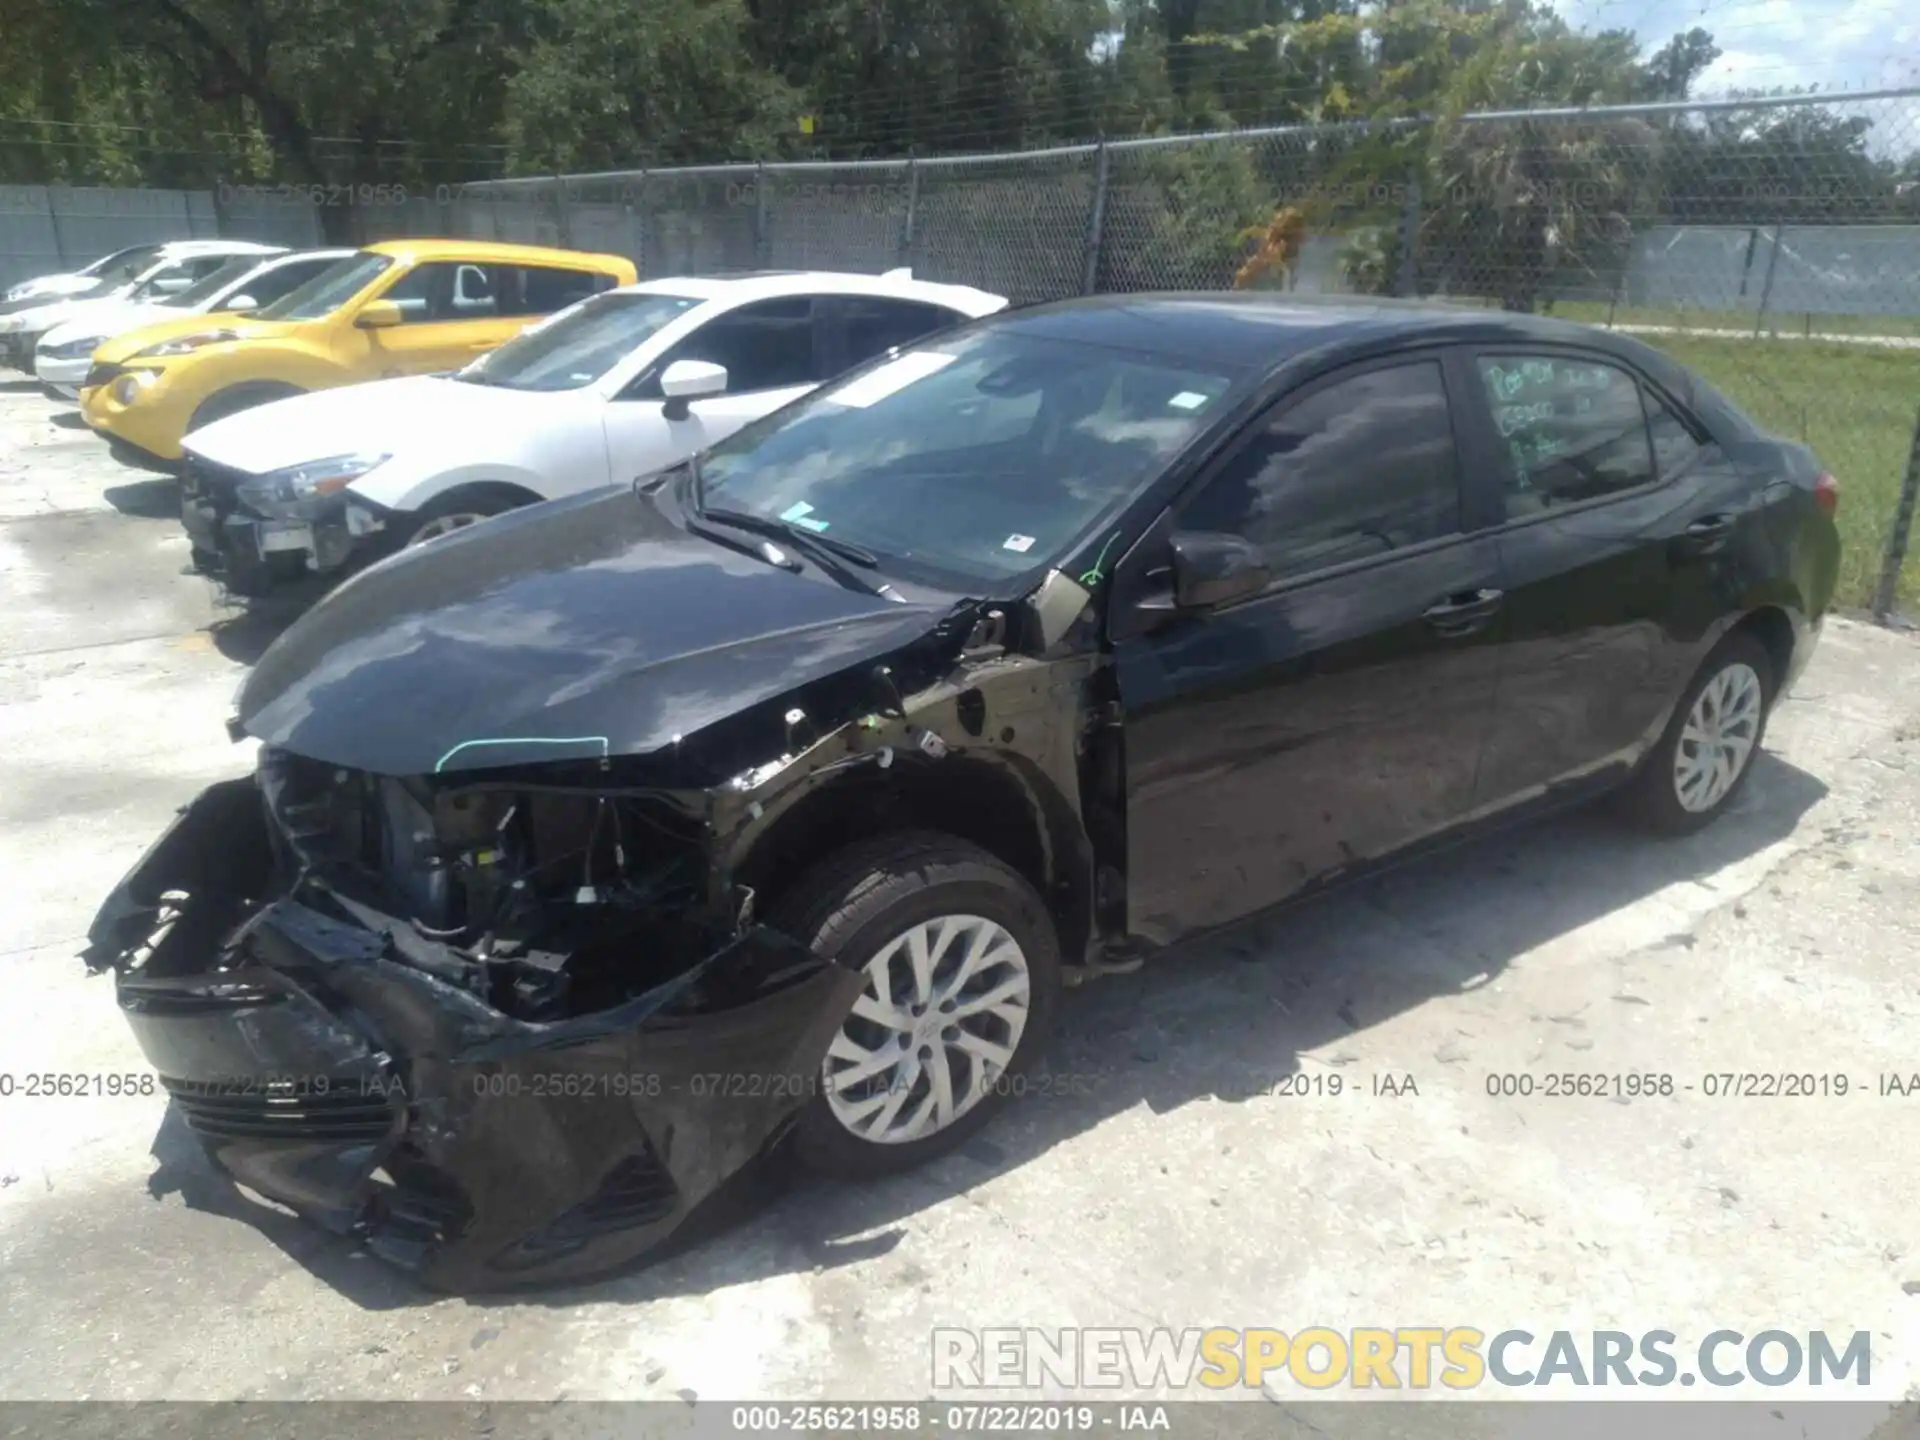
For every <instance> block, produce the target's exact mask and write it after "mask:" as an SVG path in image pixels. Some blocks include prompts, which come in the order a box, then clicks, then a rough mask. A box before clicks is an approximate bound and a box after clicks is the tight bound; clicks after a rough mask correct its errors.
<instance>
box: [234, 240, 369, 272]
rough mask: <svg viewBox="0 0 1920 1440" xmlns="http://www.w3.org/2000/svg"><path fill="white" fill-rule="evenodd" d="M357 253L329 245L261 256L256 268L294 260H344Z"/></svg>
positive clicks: (352, 249) (348, 246) (347, 248)
mask: <svg viewBox="0 0 1920 1440" xmlns="http://www.w3.org/2000/svg"><path fill="white" fill-rule="evenodd" d="M359 253H360V252H359V251H358V250H356V249H354V248H353V247H352V246H351V245H340V246H332V245H329V246H325V247H322V248H316V249H311V250H288V251H285V252H284V253H282V254H279V255H263V256H261V257H260V264H259V266H258V267H256V268H259V269H262V270H264V269H266V268H267V267H268V266H269V265H285V264H287V263H289V262H290V261H294V260H345V259H348V258H349V257H351V256H354V255H358V254H359Z"/></svg>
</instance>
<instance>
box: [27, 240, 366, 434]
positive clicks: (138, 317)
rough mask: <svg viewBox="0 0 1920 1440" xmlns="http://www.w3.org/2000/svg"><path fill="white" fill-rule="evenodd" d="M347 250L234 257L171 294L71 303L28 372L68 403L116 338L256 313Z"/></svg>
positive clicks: (42, 343)
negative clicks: (182, 321)
mask: <svg viewBox="0 0 1920 1440" xmlns="http://www.w3.org/2000/svg"><path fill="white" fill-rule="evenodd" d="M356 253H357V252H356V251H353V250H293V251H289V252H287V253H286V254H284V255H268V256H265V257H262V256H259V255H239V256H235V257H234V258H233V259H231V260H229V261H227V263H226V264H224V265H222V266H221V267H220V268H219V269H218V270H215V271H214V272H213V273H212V274H210V275H208V276H206V277H205V278H204V279H201V280H196V281H195V282H194V283H193V284H192V285H191V286H189V287H188V288H187V289H185V290H182V291H180V293H179V294H177V295H160V294H154V295H143V294H139V293H135V294H131V295H126V296H123V297H121V298H118V299H108V300H94V301H89V302H87V303H85V304H78V305H75V306H74V307H73V309H72V311H71V312H70V317H69V318H68V319H67V321H66V322H65V323H64V324H60V325H56V326H55V327H54V328H53V329H51V330H49V331H48V332H47V333H46V334H44V335H42V336H41V337H40V343H39V344H38V345H36V346H35V347H34V351H33V373H34V374H35V375H38V376H39V377H40V383H41V384H42V385H45V386H46V387H47V388H48V389H50V390H52V391H54V392H55V393H56V394H58V395H61V396H64V397H65V398H66V399H69V400H77V399H78V398H79V397H80V385H81V382H82V381H83V380H85V379H86V377H87V371H88V370H89V369H90V368H91V367H92V365H93V352H94V351H95V350H97V349H99V348H100V346H102V345H103V344H105V343H106V342H107V341H109V340H111V339H113V338H114V336H116V335H124V334H126V333H127V332H128V331H129V330H138V329H139V328H140V327H141V326H142V325H157V324H159V323H160V322H161V321H163V320H178V319H179V318H180V317H181V316H183V315H211V314H214V313H216V312H220V311H229V310H231V311H236V312H241V311H247V310H258V309H259V308H260V307H261V306H263V305H271V304H272V303H273V302H274V301H275V300H278V299H279V298H280V297H281V296H282V295H285V294H286V293H287V292H288V291H289V290H293V289H295V288H297V287H299V286H301V285H304V284H306V283H307V281H309V280H311V279H312V278H313V277H314V276H316V275H318V274H319V273H320V272H321V271H322V270H325V269H326V268H327V267H328V266H330V265H332V264H333V263H334V262H335V261H336V260H344V259H346V258H347V257H348V256H349V255H353V254H356Z"/></svg>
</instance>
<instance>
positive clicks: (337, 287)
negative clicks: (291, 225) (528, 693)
mask: <svg viewBox="0 0 1920 1440" xmlns="http://www.w3.org/2000/svg"><path fill="white" fill-rule="evenodd" d="M391 264H393V258H392V257H391V256H389V255H374V254H371V253H368V252H364V251H363V252H362V253H361V254H358V255H349V256H347V257H346V258H345V259H343V260H338V261H335V262H334V263H333V264H332V265H329V266H328V267H327V268H326V269H324V270H322V271H321V272H320V273H319V274H318V275H316V276H314V277H313V278H312V279H311V280H309V281H307V283H306V284H304V285H297V286H295V287H294V288H293V289H291V290H289V291H288V292H287V293H286V294H284V295H282V296H281V297H280V298H279V299H278V300H276V301H274V302H273V303H272V304H271V305H263V306H261V307H260V308H259V309H258V310H256V311H254V312H253V313H254V317H255V318H256V319H259V320H318V319H320V318H321V317H323V316H326V315H331V314H332V313H333V312H334V311H336V310H338V309H339V308H340V307H341V306H342V305H344V304H346V303H347V301H349V300H351V299H352V298H353V297H354V296H356V295H358V294H359V293H360V292H361V291H362V290H364V289H366V288H367V286H369V285H371V284H372V283H373V282H374V281H375V280H376V279H377V278H379V277H380V276H381V275H383V274H385V273H386V270H387V267H388V266H390V265H391Z"/></svg>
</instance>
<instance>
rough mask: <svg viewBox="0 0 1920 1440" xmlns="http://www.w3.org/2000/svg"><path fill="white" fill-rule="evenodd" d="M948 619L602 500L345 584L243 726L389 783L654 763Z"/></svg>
mask: <svg viewBox="0 0 1920 1440" xmlns="http://www.w3.org/2000/svg"><path fill="white" fill-rule="evenodd" d="M944 614H945V607H937V606H927V605H906V604H900V603H897V602H894V601H890V600H885V599H881V598H879V597H877V596H870V595H863V594H860V593H858V592H856V591H852V590H846V589H842V588H841V587H839V586H837V585H834V584H832V583H831V582H828V581H825V580H823V579H821V578H819V577H818V576H816V575H814V574H812V573H808V574H794V573H792V572H790V571H786V570H782V569H778V568H776V567H774V566H772V565H769V564H767V563H765V562H764V561H762V560H758V559H755V558H754V557H752V556H750V555H745V554H740V553H738V552H736V551H734V550H731V549H729V548H727V547H726V546H723V545H717V544H715V543H713V542H712V541H709V540H706V539H703V538H701V537H700V536H697V535H691V534H688V533H687V532H686V531H685V530H682V529H681V528H680V527H679V526H678V525H676V524H674V523H673V522H672V520H670V519H669V518H668V516H667V515H666V514H665V513H663V510H662V508H661V505H660V503H657V502H656V501H655V500H654V499H651V498H648V497H645V496H638V495H636V494H634V493H633V491H632V490H631V489H630V488H629V487H627V486H618V487H609V488H607V489H601V490H594V491H589V492H588V493H586V494H584V495H579V496H574V497H572V498H570V499H566V500H558V501H550V502H548V503H546V504H543V505H535V506H530V507H528V508H527V509H525V510H521V511H516V512H514V513H512V514H509V515H506V516H502V517H499V518H496V519H494V520H490V521H488V522H487V523H486V524H485V525H480V526H475V527H474V528H473V529H471V530H463V531H457V532H455V533H454V534H452V535H448V536H446V537H443V538H442V539H438V540H435V541H433V542H432V543H431V544H428V545H424V546H421V547H419V548H418V549H414V550H408V551H403V552H401V553H400V554H399V555H397V556H394V557H393V558H391V559H389V560H387V561H385V562H383V563H381V564H379V565H376V566H374V567H373V568H371V569H369V570H366V571H363V572H362V573H361V574H359V575H357V576H355V577H353V578H352V579H350V580H348V581H347V582H346V584H344V585H342V586H341V587H340V588H339V589H337V590H335V591H334V592H333V593H332V594H331V595H329V596H328V597H327V598H325V599H324V600H322V601H321V602H320V603H319V604H317V605H316V606H315V607H314V608H313V609H312V610H310V611H308V612H307V613H306V614H305V615H304V616H302V617H301V618H300V619H299V620H298V621H297V622H296V623H295V624H294V625H293V626H292V627H291V628H290V629H289V630H288V631H287V632H286V633H285V634H284V635H282V636H281V637H280V639H279V640H277V641H276V642H275V643H274V644H273V646H272V647H271V648H270V649H269V650H268V651H267V653H266V654H265V655H264V656H262V657H261V659H260V662H259V664H257V665H256V666H255V667H254V669H253V671H252V673H251V674H250V675H249V676H248V678H247V681H246V684H245V686H244V688H243V689H242V690H241V693H240V696H239V710H240V721H241V724H242V725H243V726H244V727H245V729H246V730H247V732H248V733H249V734H252V735H254V736H257V737H258V738H259V739H261V740H262V741H264V742H266V743H267V744H270V745H276V746H283V747H285V748H287V749H289V750H292V751H293V752H295V753H296V754H301V755H306V756H310V757H312V758H314V759H318V760H324V761H327V762H330V763H333V764H337V765H344V766H348V767H350V768H353V769H358V770H366V771H372V772H374V773H377V774H385V775H421V774H430V773H433V772H435V771H437V770H446V771H454V770H471V769H480V768H486V767H492V766H501V765H509V764H516V765H517V764H527V763H531V762H535V761H541V760H564V759H584V758H595V757H598V756H601V755H603V754H604V755H633V754H646V753H649V752H652V751H656V750H659V749H662V748H663V747H665V746H668V745H670V744H672V743H673V741H674V739H675V737H677V736H691V735H693V734H694V733H695V732H697V731H699V730H701V729H704V728H705V727H706V726H708V725H711V724H713V723H714V722H715V721H717V720H720V719H723V718H725V717H726V716H727V715H730V714H733V713H736V712H738V711H741V710H744V709H746V708H748V707H749V706H752V705H755V704H758V703H760V702H762V701H765V700H769V699H772V698H775V697H777V696H779V695H781V694H783V693H785V692H787V691H789V690H791V689H793V688H794V687H795V686H798V685H803V684H806V683H808V682H810V681H813V680H816V679H821V678H824V677H825V676H828V675H831V674H834V673H836V672H838V671H840V670H843V669H846V668H847V667H849V666H851V665H855V664H858V663H860V662H862V661H865V660H870V659H877V658H878V657H880V656H883V655H886V654H888V653H890V652H891V651H893V650H896V649H898V648H899V647H901V646H903V645H906V644H908V643H909V642H911V641H913V640H915V639H917V638H919V637H920V636H921V635H924V634H926V633H928V632H929V631H931V630H932V629H933V628H934V626H935V625H936V623H937V622H938V621H939V620H940V618H941V617H942V615H944Z"/></svg>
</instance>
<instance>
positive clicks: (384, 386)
mask: <svg viewBox="0 0 1920 1440" xmlns="http://www.w3.org/2000/svg"><path fill="white" fill-rule="evenodd" d="M543 402H545V403H543ZM552 412H553V404H552V397H551V396H543V395H540V394H537V393H534V392H530V391H518V390H503V389H495V388H489V387H487V386H484V385H469V384H466V383H465V382H463V381H457V380H445V379H442V378H440V377H439V376H435V375H412V376H407V377H405V378H403V379H398V380H374V381H371V382H368V383H366V384H362V385H349V386H341V387H338V388H336V389H331V390H314V391H309V392H308V393H307V394H305V395H292V396H289V397H288V398H286V399H285V400H278V401H275V402H274V403H273V404H272V405H263V406H259V407H257V408H255V409H252V410H242V411H241V412H240V413H239V414H237V415H229V416H228V417H227V418H226V419H224V420H216V421H214V423H213V424H211V425H207V426H204V427H202V428H201V429H199V430H196V431H194V432H193V434H192V435H190V436H189V437H188V438H187V439H186V440H185V441H183V442H182V448H184V449H186V450H187V451H189V452H191V453H192V454H195V455H198V456H200V457H201V458H202V459H204V460H211V461H213V462H214V463H215V464H216V465H225V466H229V467H231V468H233V469H235V470H244V471H246V472H248V473H249V474H253V475H263V474H265V473H266V472H267V471H269V470H278V469H280V468H281V467H282V466H286V465H298V464H300V463H302V462H303V461H307V460H320V459H324V458H325V457H327V456H329V455H340V454H344V453H347V452H353V453H367V452H371V453H375V454H387V455H399V454H402V453H404V451H405V450H406V449H407V448H408V447H410V446H412V447H418V446H420V445H423V444H424V445H429V446H432V447H434V449H435V451H436V453H439V454H442V455H444V454H445V453H446V452H447V451H448V450H449V448H450V447H458V448H460V449H462V450H467V451H472V450H474V449H476V448H480V449H482V450H484V449H485V448H486V446H487V437H488V436H490V435H503V436H504V435H507V434H511V433H513V432H515V431H517V430H518V429H519V428H520V427H522V426H524V425H530V424H538V423H540V421H541V420H542V419H543V418H549V417H551V415H552Z"/></svg>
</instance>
